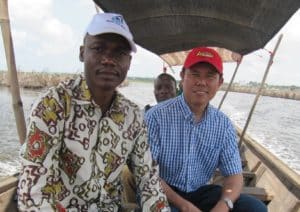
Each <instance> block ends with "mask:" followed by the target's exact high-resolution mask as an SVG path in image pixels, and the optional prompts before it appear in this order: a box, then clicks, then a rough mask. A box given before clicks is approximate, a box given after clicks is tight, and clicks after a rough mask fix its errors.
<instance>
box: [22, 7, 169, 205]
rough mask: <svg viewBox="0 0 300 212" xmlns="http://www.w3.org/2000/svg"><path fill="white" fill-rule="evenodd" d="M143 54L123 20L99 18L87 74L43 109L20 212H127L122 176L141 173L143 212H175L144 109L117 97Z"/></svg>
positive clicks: (52, 95)
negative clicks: (160, 174) (155, 163)
mask: <svg viewBox="0 0 300 212" xmlns="http://www.w3.org/2000/svg"><path fill="white" fill-rule="evenodd" d="M132 51H133V52H135V51H136V46H135V43H134V41H133V37H132V34H131V33H130V31H129V29H128V26H127V24H126V22H125V20H124V19H123V17H122V15H119V14H113V13H102V14H96V15H95V16H94V17H93V19H92V20H91V22H90V24H89V25H88V27H87V30H86V34H85V36H84V40H83V45H82V46H80V51H79V59H80V61H81V62H83V64H84V75H83V76H79V77H78V78H76V79H73V80H69V81H66V82H62V83H60V84H59V85H58V86H57V87H54V88H51V89H50V90H48V91H47V92H46V93H45V94H44V95H42V97H41V98H40V99H39V100H38V101H37V102H36V103H35V105H34V107H33V110H32V113H31V116H30V120H29V126H28V132H27V139H26V144H25V150H24V152H22V153H21V159H22V170H21V173H20V180H19V184H18V207H19V210H20V211H120V210H122V206H121V193H122V186H121V182H120V175H121V171H122V168H123V167H124V166H125V164H128V166H129V167H130V168H131V170H132V171H133V175H134V177H135V179H136V184H137V187H138V189H139V190H140V193H141V196H140V197H141V198H140V201H141V203H140V204H141V207H142V210H143V211H168V209H169V208H168V202H167V199H166V196H165V194H164V192H163V190H162V188H161V184H160V181H159V178H158V173H157V167H156V166H153V161H152V158H151V153H150V149H149V145H148V141H147V129H146V127H145V124H144V122H143V114H142V112H141V111H140V110H139V108H138V106H137V105H136V104H134V103H133V102H131V101H130V100H128V99H127V98H125V97H124V96H123V95H122V94H120V93H119V92H118V91H116V88H117V86H118V85H120V84H121V82H122V81H123V80H124V79H125V77H126V75H127V71H128V69H129V67H130V62H131V57H132V56H131V52H132Z"/></svg>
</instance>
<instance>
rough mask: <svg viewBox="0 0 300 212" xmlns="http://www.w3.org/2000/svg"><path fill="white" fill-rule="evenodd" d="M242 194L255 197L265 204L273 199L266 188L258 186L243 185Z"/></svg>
mask: <svg viewBox="0 0 300 212" xmlns="http://www.w3.org/2000/svg"><path fill="white" fill-rule="evenodd" d="M242 194H249V195H252V196H254V197H256V198H257V199H259V200H261V201H263V202H264V203H265V204H268V203H269V202H271V200H272V199H273V195H271V194H268V193H267V191H266V189H264V188H260V187H247V186H244V187H243V190H242Z"/></svg>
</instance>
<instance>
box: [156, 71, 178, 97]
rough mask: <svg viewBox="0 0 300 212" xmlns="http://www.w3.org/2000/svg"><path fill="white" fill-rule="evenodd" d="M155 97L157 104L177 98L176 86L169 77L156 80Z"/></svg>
mask: <svg viewBox="0 0 300 212" xmlns="http://www.w3.org/2000/svg"><path fill="white" fill-rule="evenodd" d="M154 95H155V98H156V101H157V102H162V101H165V100H167V99H170V98H173V97H175V96H176V84H175V82H174V81H173V80H172V79H171V78H170V77H168V76H162V77H160V78H158V79H156V80H155V83H154Z"/></svg>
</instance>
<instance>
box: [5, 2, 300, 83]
mask: <svg viewBox="0 0 300 212" xmlns="http://www.w3.org/2000/svg"><path fill="white" fill-rule="evenodd" d="M8 3H9V14H10V23H11V30H12V37H13V43H14V51H15V57H16V66H17V69H18V70H22V71H36V72H64V73H81V72H82V71H83V64H82V63H81V62H80V61H79V59H78V54H79V46H80V45H81V44H82V38H83V35H84V32H85V28H86V26H87V24H88V23H89V21H90V20H91V18H92V16H93V15H94V14H95V13H96V9H95V5H94V3H93V1H92V0H76V1H71V0H42V1H41V0H26V1H20V0H8ZM281 33H283V40H282V42H281V44H280V46H279V49H278V51H277V54H276V55H275V58H274V63H273V65H272V67H271V70H270V72H269V75H268V78H267V81H266V83H268V84H271V85H296V86H300V68H299V67H300V54H299V49H300V10H298V11H297V12H296V13H295V14H294V15H293V17H292V18H291V19H290V20H289V21H288V22H287V23H286V25H285V26H284V27H283V28H282V29H281V30H280V31H279V33H277V34H276V35H275V36H274V38H273V39H272V40H271V41H270V42H269V43H268V44H267V45H266V46H265V49H267V50H270V51H272V50H273V49H274V47H275V44H276V42H277V40H278V37H279V34H281ZM268 60H269V53H268V52H267V51H266V50H258V51H255V52H253V53H251V54H249V55H246V56H245V57H244V59H243V62H242V64H241V65H240V68H239V72H238V73H237V75H236V79H235V82H239V83H248V82H250V81H254V82H260V81H261V80H262V78H263V74H264V71H265V69H266V67H267V64H268ZM235 66H236V64H235V63H226V64H225V65H224V80H225V82H229V81H230V79H231V76H232V74H233V71H234V68H235ZM180 69H181V67H175V68H174V72H171V71H169V73H171V74H172V75H173V76H175V78H176V79H179V72H180ZM0 70H7V66H6V61H5V52H4V46H3V41H2V36H0ZM162 70H163V61H162V60H161V59H160V58H159V57H158V56H157V55H155V54H152V53H151V52H149V51H147V50H145V49H143V48H141V47H138V51H137V53H134V54H133V59H132V63H131V68H130V70H129V72H128V76H130V77H152V78H155V77H156V76H157V75H158V74H160V73H161V72H162Z"/></svg>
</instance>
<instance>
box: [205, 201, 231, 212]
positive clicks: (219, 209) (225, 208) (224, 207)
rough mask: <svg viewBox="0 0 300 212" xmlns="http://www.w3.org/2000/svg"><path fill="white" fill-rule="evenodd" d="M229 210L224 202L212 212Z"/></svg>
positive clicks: (218, 204) (220, 202)
mask: <svg viewBox="0 0 300 212" xmlns="http://www.w3.org/2000/svg"><path fill="white" fill-rule="evenodd" d="M228 211H229V208H228V206H227V205H226V203H225V202H224V201H219V202H218V203H217V204H216V205H215V207H214V208H213V209H211V211H210V212H228Z"/></svg>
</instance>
